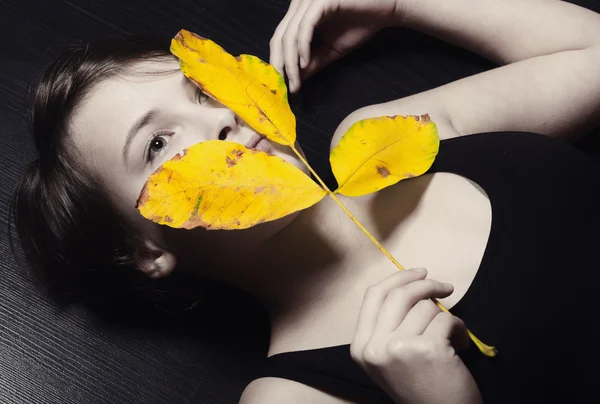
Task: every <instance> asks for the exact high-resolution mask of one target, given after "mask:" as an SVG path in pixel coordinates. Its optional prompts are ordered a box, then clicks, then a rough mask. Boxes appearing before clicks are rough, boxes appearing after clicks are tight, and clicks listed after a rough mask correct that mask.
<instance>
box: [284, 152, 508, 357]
mask: <svg viewBox="0 0 600 404" xmlns="http://www.w3.org/2000/svg"><path fill="white" fill-rule="evenodd" d="M290 147H291V149H292V150H293V151H294V153H296V156H298V158H299V159H300V161H302V163H303V164H304V165H305V166H306V167H307V168H308V169H309V171H310V172H311V173H312V175H314V176H315V178H316V179H317V181H318V182H319V184H321V187H323V189H324V190H325V191H326V192H327V194H329V196H330V197H331V198H332V199H333V200H334V201H335V203H337V204H338V205H339V207H340V208H342V210H343V211H344V212H345V213H346V214H347V215H348V216H349V217H350V219H352V221H353V222H354V223H355V224H356V225H357V226H358V228H359V229H361V230H362V232H363V233H365V234H366V235H367V237H368V238H369V240H371V241H372V242H373V244H375V245H376V246H377V248H378V249H379V251H381V252H382V253H383V254H385V256H386V257H387V258H388V259H389V260H390V261H392V263H393V264H394V265H395V266H396V267H397V268H398V269H399V270H401V271H403V270H404V269H405V268H404V267H403V266H402V265H400V263H399V262H398V261H396V259H395V258H394V257H393V256H392V254H390V253H389V251H388V250H387V249H386V248H385V247H384V246H382V245H381V244H380V243H379V241H377V239H376V238H375V237H373V235H372V234H371V233H370V232H369V231H368V230H367V229H366V228H365V227H364V226H363V225H362V223H360V222H359V221H358V219H357V218H356V217H355V216H354V215H353V214H352V213H351V212H350V211H349V210H348V208H346V206H344V204H343V203H342V201H340V200H339V199H338V197H337V196H336V195H335V193H334V192H332V191H331V190H330V189H329V187H327V185H325V182H323V180H322V179H321V177H319V175H318V174H317V173H316V172H315V170H313V169H312V167H311V166H310V164H308V161H306V159H305V158H304V157H303V156H302V154H301V153H299V152H298V150H297V149H296V147H295V145H294V144H291V145H290ZM431 300H433V302H434V303H435V304H436V305H437V306H438V307H439V308H440V309H442V310H443V311H444V312H446V313H450V312H449V311H448V309H446V308H445V307H444V306H443V305H442V304H441V303H440V302H438V301H437V300H436V299H431ZM467 333H468V334H469V338H471V340H472V341H473V343H475V345H476V346H477V348H479V350H480V351H481V353H483V354H484V355H485V356H488V357H494V356H496V353H497V350H496V348H494V347H493V346H489V345H486V344H484V343H483V342H481V341H480V340H479V338H477V337H476V336H475V335H474V334H473V333H472V332H471V331H469V330H467Z"/></svg>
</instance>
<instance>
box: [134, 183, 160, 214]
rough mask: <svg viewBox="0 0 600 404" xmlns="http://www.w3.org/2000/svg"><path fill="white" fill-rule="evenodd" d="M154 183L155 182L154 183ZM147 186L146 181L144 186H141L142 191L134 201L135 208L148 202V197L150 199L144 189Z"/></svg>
mask: <svg viewBox="0 0 600 404" xmlns="http://www.w3.org/2000/svg"><path fill="white" fill-rule="evenodd" d="M154 185H156V184H154ZM147 187H148V183H145V184H144V187H143V188H142V191H141V192H140V196H139V197H138V200H137V201H136V203H135V208H136V209H138V208H139V207H140V206H142V205H144V204H145V203H146V202H148V199H150V196H149V195H148V191H147V190H146V188H147Z"/></svg>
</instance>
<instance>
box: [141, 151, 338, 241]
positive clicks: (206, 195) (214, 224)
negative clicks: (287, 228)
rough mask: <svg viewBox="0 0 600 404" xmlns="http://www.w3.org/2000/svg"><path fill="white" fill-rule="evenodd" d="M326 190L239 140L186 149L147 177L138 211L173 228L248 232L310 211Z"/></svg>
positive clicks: (288, 164) (297, 171) (300, 172)
mask: <svg viewBox="0 0 600 404" xmlns="http://www.w3.org/2000/svg"><path fill="white" fill-rule="evenodd" d="M325 195H326V192H325V191H324V190H323V189H321V187H319V186H318V185H317V184H316V183H315V182H314V181H313V180H312V179H310V177H308V176H307V175H306V174H304V173H303V172H302V171H301V170H299V169H298V168H297V167H295V166H294V165H292V164H290V163H288V162H286V161H285V160H283V159H282V158H280V157H277V156H272V155H269V154H267V153H265V152H263V151H259V150H253V149H248V148H247V147H245V146H243V145H240V144H238V143H234V142H225V141H220V140H210V141H206V142H202V143H198V144H196V145H194V146H191V147H189V148H187V149H185V150H184V151H183V152H182V154H181V155H180V154H177V155H176V156H175V157H173V158H172V159H171V160H169V161H167V162H166V163H164V164H163V165H162V166H161V167H160V168H159V169H157V170H156V171H155V172H154V173H153V174H152V175H151V176H150V178H149V179H148V181H147V182H146V184H145V185H144V188H143V189H142V191H141V193H140V197H139V199H138V203H137V206H136V207H137V209H138V210H139V211H140V213H141V214H142V216H144V217H145V218H147V219H150V220H152V221H154V222H156V223H160V224H166V225H168V226H170V227H174V228H186V229H191V228H194V227H199V226H200V227H204V228H206V229H214V230H216V229H226V230H233V229H245V228H248V227H251V226H254V225H256V224H259V223H262V222H268V221H271V220H276V219H279V218H281V217H284V216H286V215H289V214H290V213H293V212H296V211H298V210H301V209H305V208H308V207H310V206H312V205H314V204H315V203H317V202H318V201H320V200H321V199H322V198H323V197H324V196H325Z"/></svg>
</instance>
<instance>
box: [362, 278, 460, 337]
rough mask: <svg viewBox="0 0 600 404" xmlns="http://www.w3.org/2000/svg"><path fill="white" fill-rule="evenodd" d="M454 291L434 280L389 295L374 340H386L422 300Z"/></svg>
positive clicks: (381, 311) (395, 290)
mask: <svg viewBox="0 0 600 404" xmlns="http://www.w3.org/2000/svg"><path fill="white" fill-rule="evenodd" d="M453 290H454V288H453V287H452V285H450V284H447V283H441V282H438V281H434V280H433V279H423V280H419V281H417V282H413V283H410V284H408V285H406V286H404V287H401V288H396V289H394V290H393V291H391V292H390V293H389V294H388V296H387V298H386V300H385V302H384V304H383V306H382V307H381V310H380V311H379V316H378V317H377V321H376V323H375V327H374V329H373V336H372V338H374V339H377V338H385V337H386V336H387V335H388V334H389V333H391V332H393V331H395V330H396V329H397V328H398V327H399V326H400V324H401V323H402V322H403V321H404V320H405V317H406V316H407V314H408V313H409V311H411V310H412V309H413V307H414V306H415V305H416V304H417V303H418V302H420V301H421V300H424V299H430V298H441V297H446V296H448V295H450V294H451V293H452V291H453ZM432 304H433V302H432Z"/></svg>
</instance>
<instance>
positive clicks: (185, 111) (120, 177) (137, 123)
mask: <svg viewBox="0 0 600 404" xmlns="http://www.w3.org/2000/svg"><path fill="white" fill-rule="evenodd" d="M165 71H167V72H168V73H164V72H165ZM152 73H154V74H152ZM70 130H71V133H72V134H73V141H74V144H75V147H76V149H77V150H78V152H79V153H80V154H81V156H82V158H83V162H84V164H85V165H86V166H87V168H88V169H90V170H91V171H92V173H94V174H96V175H97V176H98V177H99V178H100V179H101V180H102V181H103V182H104V184H105V186H106V188H107V190H108V191H109V194H110V195H111V197H112V199H113V200H114V201H115V203H116V204H117V205H118V206H119V207H120V209H122V210H123V212H125V213H126V215H127V216H128V217H131V218H132V223H133V225H134V226H137V227H138V228H139V229H141V230H142V234H148V236H149V238H150V239H152V240H153V241H154V242H155V243H157V244H158V245H159V246H161V248H166V249H171V250H180V251H179V253H181V252H182V251H183V248H184V247H183V246H184V245H186V246H187V247H186V248H189V247H191V246H195V249H196V250H201V251H202V254H203V259H204V262H206V258H208V259H209V260H211V261H214V260H217V261H219V262H220V263H225V264H227V263H233V261H232V259H233V257H232V256H238V258H243V255H244V253H245V252H250V251H252V250H255V249H257V248H258V247H259V246H260V244H262V243H264V242H265V241H266V240H267V239H268V238H270V237H271V236H273V235H274V234H275V233H276V232H278V231H279V230H281V229H282V228H283V226H285V225H286V224H287V223H289V222H290V220H291V218H290V217H287V218H284V219H281V220H278V221H276V222H272V223H265V224H262V225H258V226H255V227H253V228H251V229H248V230H241V231H240V230H236V231H204V230H202V229H196V230H192V231H188V230H177V231H174V230H172V229H168V228H165V226H159V225H156V224H154V223H151V222H149V221H148V220H146V219H144V218H143V217H142V216H141V215H140V214H139V213H138V212H137V210H135V205H136V201H137V198H138V196H139V193H140V191H141V189H142V187H143V186H144V183H145V182H146V180H147V179H148V177H149V176H150V174H152V172H153V171H154V170H156V169H157V168H158V167H160V166H161V165H162V164H163V163H164V162H166V161H167V160H169V159H170V158H172V157H173V156H175V154H177V153H179V152H180V151H182V150H183V149H185V148H187V147H189V146H191V145H194V144H196V143H199V142H203V141H206V140H212V139H220V140H228V141H232V142H237V143H240V144H244V145H252V144H253V143H256V139H257V138H258V137H259V136H258V135H257V133H256V132H255V131H254V130H253V129H252V128H251V127H250V126H248V125H247V124H246V123H245V122H243V121H242V120H241V119H240V118H239V117H238V116H237V115H236V114H235V113H233V112H232V111H231V110H230V109H228V108H226V107H225V106H223V105H221V104H219V103H218V102H216V101H214V100H212V99H210V98H208V97H207V96H205V95H204V94H203V93H202V92H200V90H199V89H198V87H196V86H195V85H194V84H193V83H192V82H190V81H189V80H187V79H186V78H185V76H184V75H183V74H182V73H181V71H180V70H179V69H178V63H177V61H175V60H172V61H153V62H140V63H138V64H137V65H136V66H134V67H133V69H132V72H131V73H130V74H129V75H127V76H119V77H115V78H111V79H107V80H104V81H102V82H101V83H100V84H98V85H97V86H96V87H95V88H93V89H92V91H91V92H90V93H89V94H88V95H87V97H86V98H85V99H84V101H83V102H82V104H81V105H80V106H79V108H77V109H76V110H75V112H74V115H73V118H72V120H71V122H70ZM269 152H270V153H271V154H274V155H276V156H279V157H281V158H283V159H284V160H287V161H288V162H290V163H291V164H293V165H295V166H297V167H299V168H300V169H302V170H304V171H305V172H306V169H305V168H304V167H303V165H302V164H301V162H300V161H299V160H298V159H297V158H296V157H295V156H294V155H293V153H292V152H291V150H290V149H289V147H285V146H281V145H279V144H276V143H274V142H270V150H269ZM175 240H176V241H175ZM198 243H201V245H198ZM232 243H233V244H232ZM246 250H248V251H246ZM232 251H233V252H234V254H232ZM210 253H214V254H213V255H214V257H207V256H206V254H210Z"/></svg>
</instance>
